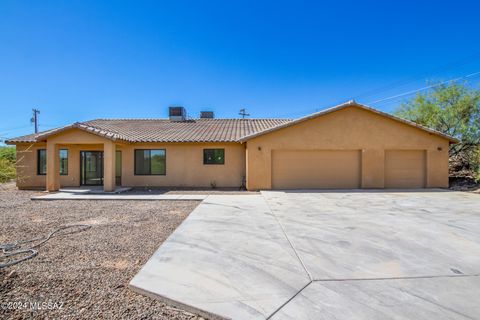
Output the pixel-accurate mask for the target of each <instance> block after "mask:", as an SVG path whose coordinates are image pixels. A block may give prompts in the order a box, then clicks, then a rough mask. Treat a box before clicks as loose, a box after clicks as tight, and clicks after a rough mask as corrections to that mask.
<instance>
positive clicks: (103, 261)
mask: <svg viewBox="0 0 480 320" xmlns="http://www.w3.org/2000/svg"><path fill="white" fill-rule="evenodd" d="M37 193H38V192H34V191H18V190H16V189H15V188H14V187H12V185H10V184H8V185H0V212H1V215H0V221H1V223H0V243H6V242H13V241H15V240H22V239H31V238H35V237H38V236H43V235H46V234H48V232H50V231H52V230H53V229H55V228H56V227H58V226H60V225H64V224H76V223H82V224H89V225H91V226H92V227H91V228H90V229H88V230H87V231H83V232H79V233H75V234H70V235H63V236H58V237H54V238H52V239H51V240H50V241H48V242H47V243H46V244H45V245H43V246H42V247H40V248H39V254H38V256H37V257H35V258H33V259H32V260H29V261H26V262H23V263H20V264H18V265H16V266H12V267H9V268H6V269H3V270H1V271H0V302H1V303H2V306H1V308H0V318H11V319H27V318H28V319H30V318H33V317H40V318H52V319H56V318H64V319H65V318H69V319H87V318H88V319H96V318H115V319H117V318H128V319H151V318H154V319H201V318H200V317H197V316H196V315H193V314H191V313H189V312H186V311H183V310H180V309H177V308H173V307H171V306H168V305H166V304H164V303H161V302H159V301H156V300H153V299H151V298H148V297H144V296H142V295H139V294H137V293H135V292H133V291H131V290H130V289H128V283H129V281H130V280H131V279H132V277H133V276H134V275H135V274H136V273H137V272H138V271H139V270H140V268H141V267H142V266H143V265H144V264H145V263H146V262H147V260H148V258H150V256H151V255H152V254H153V253H154V252H155V250H156V249H157V248H158V247H159V246H160V244H161V243H162V242H163V241H164V240H165V239H166V238H167V237H168V236H169V235H170V234H171V233H172V232H173V231H174V230H175V229H176V227H177V226H178V225H179V224H180V223H181V222H182V221H183V220H184V219H185V218H186V217H187V216H188V214H189V213H190V212H191V211H192V210H193V209H194V208H195V207H196V206H197V205H198V202H196V201H158V202H157V201H145V202H142V201H72V200H68V201H35V202H34V201H31V200H30V197H31V196H33V195H35V194H37ZM14 304H15V305H14ZM32 305H33V308H32ZM35 306H36V307H37V310H35ZM14 307H15V308H14ZM39 308H41V310H39Z"/></svg>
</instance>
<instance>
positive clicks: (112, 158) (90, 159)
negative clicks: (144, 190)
mask: <svg viewBox="0 0 480 320" xmlns="http://www.w3.org/2000/svg"><path fill="white" fill-rule="evenodd" d="M60 150H67V154H68V157H67V160H66V161H67V163H68V174H67V175H66V176H65V175H61V174H60V172H61V170H60V161H65V160H64V159H63V160H61V159H60ZM46 163H47V165H46V167H47V168H46V169H47V170H46V179H45V183H46V186H45V188H46V190H47V191H49V192H53V191H58V190H60V188H61V187H81V186H96V187H97V188H98V187H103V191H104V192H114V191H115V189H116V186H117V185H121V151H120V146H119V145H118V144H117V143H116V142H115V141H114V140H112V139H109V138H106V137H102V136H98V135H95V134H91V133H88V132H85V131H83V130H79V129H77V128H72V129H70V130H67V131H62V132H59V133H57V134H55V135H51V136H48V137H47V138H46Z"/></svg>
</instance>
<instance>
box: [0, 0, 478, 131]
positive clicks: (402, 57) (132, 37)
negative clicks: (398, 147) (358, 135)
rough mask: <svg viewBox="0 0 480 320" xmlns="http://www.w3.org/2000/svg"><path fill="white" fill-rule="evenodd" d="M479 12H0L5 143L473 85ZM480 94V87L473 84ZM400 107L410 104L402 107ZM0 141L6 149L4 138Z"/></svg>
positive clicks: (238, 5) (421, 5)
mask: <svg viewBox="0 0 480 320" xmlns="http://www.w3.org/2000/svg"><path fill="white" fill-rule="evenodd" d="M478 12H480V4H479V3H478V1H477V2H475V1H455V2H452V1H408V0H407V1H397V2H390V1H351V2H348V1H311V2H305V1H238V2H233V1H165V2H164V1H86V0H82V1H72V0H69V1H18V0H14V1H9V0H2V1H1V2H0V44H1V45H0V110H1V111H2V115H3V116H2V121H1V122H0V137H13V136H18V135H22V134H28V133H31V132H32V131H33V126H31V125H30V124H29V119H30V117H31V109H32V108H34V107H36V108H39V109H40V110H41V114H40V129H41V130H46V129H50V128H52V127H56V126H61V125H66V124H69V123H72V122H75V121H82V120H88V119H93V118H120V117H121V118H131V117H135V118H136V117H141V118H158V117H165V116H166V115H167V107H168V106H169V105H183V106H185V107H186V108H187V110H188V112H189V115H191V116H197V115H198V113H199V111H200V110H213V111H215V113H216V116H217V117H237V116H238V110H239V109H240V108H247V110H248V112H249V113H250V114H251V115H252V117H256V118H258V117H289V118H294V117H298V116H301V115H305V114H307V113H310V112H314V111H316V110H321V109H324V108H327V107H330V106H332V105H335V104H338V103H340V102H343V101H346V100H349V99H351V98H356V99H357V101H359V102H363V103H367V104H368V103H370V104H371V105H372V106H373V107H376V108H379V109H381V110H384V111H388V112H390V111H392V110H394V108H395V107H396V106H397V105H398V104H399V103H400V102H401V101H402V99H392V100H387V101H384V102H382V103H372V102H374V101H376V100H379V99H383V98H386V97H389V96H393V95H396V94H399V93H402V92H406V91H409V90H413V89H416V88H420V87H423V86H425V84H426V82H427V81H434V80H437V81H438V80H447V79H450V78H456V77H461V76H464V75H466V74H470V73H474V72H477V71H480V41H479V40H480V39H479V36H480V24H479V23H478ZM469 80H470V82H471V84H472V85H475V86H477V87H478V84H479V81H480V76H476V77H472V78H470V79H469ZM407 98H408V97H407ZM0 139H1V138H0Z"/></svg>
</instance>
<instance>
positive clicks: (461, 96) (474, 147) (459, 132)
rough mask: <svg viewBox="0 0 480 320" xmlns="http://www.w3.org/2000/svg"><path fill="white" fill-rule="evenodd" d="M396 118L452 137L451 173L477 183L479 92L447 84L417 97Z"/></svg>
mask: <svg viewBox="0 0 480 320" xmlns="http://www.w3.org/2000/svg"><path fill="white" fill-rule="evenodd" d="M395 114H396V115H398V116H399V117H402V118H404V119H408V120H411V121H413V122H416V123H418V124H421V125H423V126H427V127H430V128H432V129H435V130H438V131H440V132H443V133H446V134H448V135H451V136H453V137H455V138H457V139H458V140H460V143H458V144H452V145H451V146H450V173H451V174H452V175H461V176H465V175H472V176H475V177H476V178H477V179H480V90H478V89H474V88H472V87H470V86H468V84H467V83H461V84H460V83H450V84H443V85H440V86H438V87H435V89H433V91H431V92H428V93H419V94H417V96H415V97H414V98H412V99H411V100H409V101H407V102H405V103H403V104H402V105H401V106H400V107H399V108H398V109H397V110H396V111H395Z"/></svg>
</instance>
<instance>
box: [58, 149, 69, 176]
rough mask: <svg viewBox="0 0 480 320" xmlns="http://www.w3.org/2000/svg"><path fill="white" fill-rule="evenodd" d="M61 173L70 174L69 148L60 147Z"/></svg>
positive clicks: (63, 174)
mask: <svg viewBox="0 0 480 320" xmlns="http://www.w3.org/2000/svg"><path fill="white" fill-rule="evenodd" d="M60 175H62V176H66V175H68V150H67V149H60Z"/></svg>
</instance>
